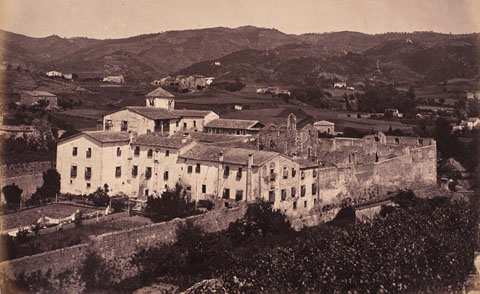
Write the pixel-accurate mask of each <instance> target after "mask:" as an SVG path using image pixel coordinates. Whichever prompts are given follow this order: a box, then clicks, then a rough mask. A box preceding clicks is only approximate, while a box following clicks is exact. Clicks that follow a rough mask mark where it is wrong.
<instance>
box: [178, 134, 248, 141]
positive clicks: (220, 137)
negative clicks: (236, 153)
mask: <svg viewBox="0 0 480 294" xmlns="http://www.w3.org/2000/svg"><path fill="white" fill-rule="evenodd" d="M184 136H190V138H192V139H193V140H196V141H199V142H206V143H217V142H226V141H233V140H239V139H243V138H242V137H240V136H235V135H227V134H212V133H202V132H177V133H175V134H174V135H173V136H172V137H173V138H182V137H184Z"/></svg>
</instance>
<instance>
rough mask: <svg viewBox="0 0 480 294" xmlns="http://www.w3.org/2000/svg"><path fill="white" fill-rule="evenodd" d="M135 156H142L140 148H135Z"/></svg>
mask: <svg viewBox="0 0 480 294" xmlns="http://www.w3.org/2000/svg"><path fill="white" fill-rule="evenodd" d="M133 154H134V155H135V156H139V155H140V147H138V146H137V147H135V152H134V153H133Z"/></svg>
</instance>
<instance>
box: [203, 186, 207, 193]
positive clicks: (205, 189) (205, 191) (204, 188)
mask: <svg viewBox="0 0 480 294" xmlns="http://www.w3.org/2000/svg"><path fill="white" fill-rule="evenodd" d="M202 193H207V185H202Z"/></svg>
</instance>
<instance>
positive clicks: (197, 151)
mask: <svg viewBox="0 0 480 294" xmlns="http://www.w3.org/2000/svg"><path fill="white" fill-rule="evenodd" d="M220 152H222V153H223V161H224V162H225V163H233V164H241V165H247V163H248V155H249V154H252V155H253V165H255V166H260V165H262V164H263V163H264V162H266V161H267V160H270V159H272V158H274V157H275V156H278V155H279V153H276V152H267V151H255V150H251V149H241V148H226V147H217V146H212V145H205V144H200V143H199V144H197V145H196V146H194V147H192V148H191V149H190V150H188V151H187V152H185V153H184V154H182V155H180V156H179V157H181V158H187V159H193V160H199V161H213V162H219V155H220Z"/></svg>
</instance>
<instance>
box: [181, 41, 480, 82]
mask: <svg viewBox="0 0 480 294" xmlns="http://www.w3.org/2000/svg"><path fill="white" fill-rule="evenodd" d="M332 34H334V33H332ZM420 35H422V34H420ZM338 36H339V38H338V39H337V43H334V42H333V41H332V40H333V36H331V35H330V36H327V37H328V38H327V37H325V38H324V41H325V43H323V45H324V48H323V49H322V48H320V47H319V46H316V45H312V44H305V43H304V44H295V45H282V46H279V47H276V48H273V49H268V50H243V51H238V52H234V53H232V54H229V55H227V56H224V57H222V58H220V59H217V60H215V61H220V62H221V66H215V65H214V60H210V61H205V62H201V63H198V64H194V65H191V66H189V67H187V68H185V69H183V70H181V71H179V72H178V74H203V75H207V76H214V77H217V78H219V79H236V78H239V77H241V78H243V79H245V80H253V81H258V82H264V83H276V84H288V85H291V84H305V83H307V84H308V83H312V82H315V81H317V82H318V79H320V78H322V77H333V76H335V77H337V78H338V77H348V78H349V79H351V80H365V79H376V80H384V81H397V82H398V81H419V80H425V81H427V82H438V81H444V80H448V79H451V78H475V77H477V76H478V73H479V61H480V48H479V46H478V36H477V35H471V36H467V37H465V36H459V37H458V38H449V37H446V36H445V35H440V36H439V37H438V38H433V37H432V36H431V35H430V34H427V35H426V36H427V37H428V38H425V41H424V42H421V41H413V40H412V39H409V38H405V36H403V35H402V34H394V35H393V37H394V38H392V39H390V40H386V41H381V40H382V39H385V38H386V36H383V35H381V37H382V38H379V37H375V36H372V35H364V34H358V33H357V34H353V35H352V34H348V35H345V33H338ZM399 36H402V37H403V39H398V37H399ZM412 36H416V35H415V34H414V35H412ZM301 37H302V38H304V41H305V42H311V43H315V44H321V40H320V39H319V37H318V36H307V37H306V38H305V36H304V35H302V36H301ZM353 39H358V42H357V43H355V41H354V40H353ZM414 39H421V38H420V37H418V36H417V37H416V38H414ZM365 40H372V41H375V40H377V43H378V45H374V44H375V43H374V42H373V43H369V44H368V45H367V44H366V43H365V42H364V41H365ZM342 42H345V43H348V44H354V45H351V46H350V45H348V46H347V45H345V46H342V45H341V44H342ZM351 42H353V43H351ZM328 46H337V47H338V48H350V49H353V51H358V52H352V51H348V50H342V52H336V51H335V50H334V51H331V50H329V49H325V47H328ZM352 46H354V47H355V48H352ZM367 46H369V48H368V49H366V50H364V51H360V49H359V48H367ZM330 49H332V48H330ZM332 52H333V53H332Z"/></svg>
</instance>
